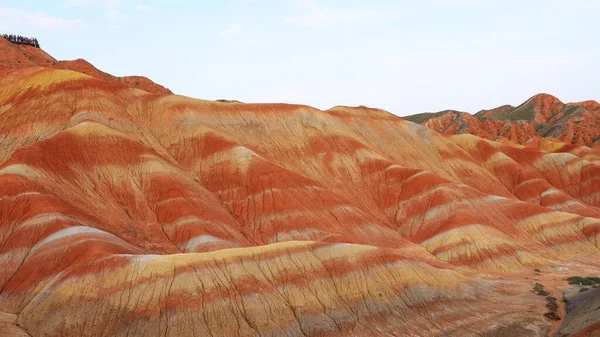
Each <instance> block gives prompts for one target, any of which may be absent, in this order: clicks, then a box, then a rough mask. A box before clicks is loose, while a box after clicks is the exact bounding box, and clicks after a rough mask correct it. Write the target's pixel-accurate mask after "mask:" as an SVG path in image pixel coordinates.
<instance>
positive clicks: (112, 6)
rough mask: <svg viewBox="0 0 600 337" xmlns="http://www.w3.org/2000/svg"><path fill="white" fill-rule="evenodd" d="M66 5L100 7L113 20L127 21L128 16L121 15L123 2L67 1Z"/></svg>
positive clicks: (113, 0)
mask: <svg viewBox="0 0 600 337" xmlns="http://www.w3.org/2000/svg"><path fill="white" fill-rule="evenodd" d="M64 4H65V5H67V6H73V7H99V8H102V9H104V10H105V11H106V16H107V17H108V18H110V19H111V20H113V21H114V20H117V19H126V18H128V16H127V15H125V14H123V13H121V11H120V8H121V0H65V1H64Z"/></svg>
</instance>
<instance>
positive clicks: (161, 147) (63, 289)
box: [0, 61, 600, 336]
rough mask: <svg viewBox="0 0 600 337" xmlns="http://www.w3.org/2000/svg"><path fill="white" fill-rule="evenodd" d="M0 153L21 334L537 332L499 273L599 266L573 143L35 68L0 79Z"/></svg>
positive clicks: (541, 324) (589, 180)
mask: <svg viewBox="0 0 600 337" xmlns="http://www.w3.org/2000/svg"><path fill="white" fill-rule="evenodd" d="M75 64H77V67H74V68H77V69H79V70H81V71H84V69H85V71H86V72H89V73H91V72H93V70H94V69H95V68H93V67H92V68H93V69H91V68H90V66H91V65H90V66H88V64H87V63H85V62H83V61H78V62H75ZM63 65H64V64H63ZM461 118H467V119H469V118H473V117H472V116H462V117H461ZM473 123H476V121H473ZM444 127H446V128H451V127H454V126H452V123H451V122H450V123H448V125H447V126H446V124H444ZM489 132H493V130H489ZM0 145H1V146H0V187H1V188H0V243H1V244H0V328H2V329H4V330H5V331H10V332H11V333H14V334H29V335H33V336H37V335H45V336H59V335H68V336H100V335H111V336H112V335H115V336H130V335H131V336H133V335H139V336H145V335H167V336H255V335H282V336H345V335H352V334H353V335H360V336H393V335H398V334H401V335H411V334H412V335H423V336H436V335H451V336H463V335H468V334H475V333H478V334H486V333H489V334H492V335H493V334H499V335H502V334H505V335H506V334H509V333H510V332H511V331H513V332H514V331H520V333H521V334H526V335H533V336H535V335H538V336H543V335H546V334H547V333H548V331H550V328H551V323H550V322H549V321H548V320H546V319H545V318H544V317H543V313H544V312H545V310H546V308H545V307H544V304H545V302H544V301H545V300H544V298H542V297H539V296H536V295H534V294H532V293H531V292H530V290H531V288H532V287H533V284H532V280H531V279H527V278H525V277H522V278H519V277H516V276H514V277H510V275H520V274H519V273H527V272H528V270H532V269H535V268H542V269H544V270H548V271H556V272H561V273H568V272H569V270H570V269H569V268H574V267H572V266H573V265H576V266H577V268H589V270H597V268H598V266H597V265H596V262H594V261H596V259H597V257H598V255H599V253H600V251H599V240H598V238H599V237H600V234H599V233H600V165H599V163H598V158H599V154H598V152H597V150H593V149H591V148H587V147H584V146H573V145H570V146H568V145H564V144H560V143H556V142H549V141H541V140H540V141H536V142H530V143H529V144H528V146H527V147H525V146H515V145H514V144H503V143H499V142H493V141H489V140H485V139H483V138H478V137H475V136H471V135H458V136H452V137H447V136H443V135H440V134H439V133H436V132H434V131H432V130H430V129H428V128H425V127H423V126H421V125H418V124H414V123H410V122H407V121H404V120H402V119H400V118H398V117H396V116H394V115H391V114H389V113H387V112H385V111H382V110H377V109H370V108H366V107H358V108H349V107H335V108H333V109H330V110H327V111H321V110H318V109H314V108H311V107H308V106H302V105H287V104H243V103H235V102H234V103H221V102H214V101H203V100H196V99H191V98H186V97H181V96H176V95H164V94H155V93H150V92H147V91H142V90H137V89H135V88H131V87H130V86H128V85H125V84H123V83H120V82H119V81H114V80H113V79H112V78H111V77H106V76H104V75H102V74H96V75H95V76H89V74H84V73H82V72H76V71H72V70H65V69H56V68H54V67H39V66H33V67H21V68H15V69H12V70H11V71H9V72H7V73H6V74H5V76H3V77H1V78H0ZM507 275H509V277H507ZM566 275H567V274H566Z"/></svg>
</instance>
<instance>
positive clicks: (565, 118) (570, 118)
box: [403, 94, 600, 147]
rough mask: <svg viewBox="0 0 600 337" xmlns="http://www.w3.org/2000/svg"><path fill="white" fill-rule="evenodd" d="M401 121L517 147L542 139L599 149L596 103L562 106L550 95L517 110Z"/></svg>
mask: <svg viewBox="0 0 600 337" xmlns="http://www.w3.org/2000/svg"><path fill="white" fill-rule="evenodd" d="M403 118H404V119H406V120H409V121H411V122H415V123H419V124H422V125H425V126H427V127H429V128H431V129H433V130H435V131H437V132H440V133H443V134H451V135H454V134H472V135H476V136H478V137H482V138H486V139H490V140H496V141H503V140H507V141H510V142H513V143H517V144H527V143H528V142H531V141H535V140H537V139H541V138H545V139H554V140H556V141H558V142H561V143H565V144H574V145H585V146H592V147H600V104H599V103H598V102H596V101H585V102H578V103H567V104H564V103H562V102H561V101H560V100H559V99H558V98H556V97H554V96H551V95H548V94H539V95H536V96H533V97H532V98H530V99H529V100H527V101H526V102H525V103H523V104H521V105H519V106H517V107H513V106H510V105H503V106H500V107H498V108H495V109H491V110H482V111H479V112H478V113H476V114H475V115H471V114H469V113H467V112H458V111H453V110H447V111H441V112H438V113H422V114H417V115H412V116H406V117H403Z"/></svg>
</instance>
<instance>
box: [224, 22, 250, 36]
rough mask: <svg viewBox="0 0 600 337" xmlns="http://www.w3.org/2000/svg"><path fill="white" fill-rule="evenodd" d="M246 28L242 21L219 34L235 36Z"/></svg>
mask: <svg viewBox="0 0 600 337" xmlns="http://www.w3.org/2000/svg"><path fill="white" fill-rule="evenodd" d="M243 30H244V26H243V25H242V24H240V23H238V24H235V25H233V26H231V27H229V28H227V29H225V30H222V31H220V32H219V36H233V35H237V34H239V33H241V32H242V31H243Z"/></svg>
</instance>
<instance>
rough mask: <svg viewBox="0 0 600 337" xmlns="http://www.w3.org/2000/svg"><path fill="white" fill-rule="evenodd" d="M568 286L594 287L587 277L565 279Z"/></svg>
mask: <svg viewBox="0 0 600 337" xmlns="http://www.w3.org/2000/svg"><path fill="white" fill-rule="evenodd" d="M567 280H568V281H569V284H576V285H581V286H591V285H594V281H592V280H590V278H589V277H581V276H572V277H569V278H568V279H567Z"/></svg>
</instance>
